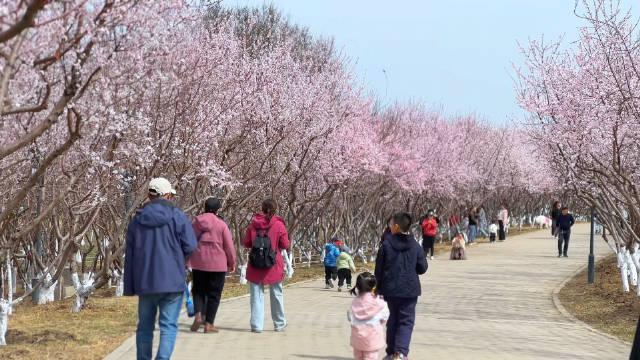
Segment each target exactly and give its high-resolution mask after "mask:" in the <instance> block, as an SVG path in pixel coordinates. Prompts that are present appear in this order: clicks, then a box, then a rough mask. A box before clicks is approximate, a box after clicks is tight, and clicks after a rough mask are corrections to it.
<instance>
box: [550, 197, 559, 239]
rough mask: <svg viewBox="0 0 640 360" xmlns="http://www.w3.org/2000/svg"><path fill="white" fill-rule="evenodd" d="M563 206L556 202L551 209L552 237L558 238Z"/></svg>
mask: <svg viewBox="0 0 640 360" xmlns="http://www.w3.org/2000/svg"><path fill="white" fill-rule="evenodd" d="M561 209H562V205H560V201H555V202H554V203H553V206H552V207H551V236H553V237H556V235H557V234H556V227H557V226H558V217H560V215H562V210H561Z"/></svg>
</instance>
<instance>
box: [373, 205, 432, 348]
mask: <svg viewBox="0 0 640 360" xmlns="http://www.w3.org/2000/svg"><path fill="white" fill-rule="evenodd" d="M411 223H412V220H411V216H410V215H409V214H407V213H404V212H400V213H397V214H395V215H394V216H393V221H392V227H391V232H392V233H393V236H392V237H390V238H389V239H388V240H387V241H385V242H383V243H382V245H381V247H380V249H379V250H378V255H377V257H376V268H375V277H376V281H377V283H378V285H377V290H376V292H377V294H379V295H382V296H383V297H384V300H385V301H386V302H387V305H388V306H389V313H390V315H389V321H388V322H387V349H386V353H387V357H386V358H387V359H406V358H407V356H408V355H409V344H410V343H411V335H412V333H413V327H414V324H415V320H416V304H417V303H418V297H419V296H420V295H421V294H422V289H421V287H420V279H419V275H422V274H424V273H425V272H427V267H428V265H427V259H426V258H425V256H424V251H423V250H422V248H421V247H420V244H418V242H417V241H416V240H415V238H414V237H413V235H411Z"/></svg>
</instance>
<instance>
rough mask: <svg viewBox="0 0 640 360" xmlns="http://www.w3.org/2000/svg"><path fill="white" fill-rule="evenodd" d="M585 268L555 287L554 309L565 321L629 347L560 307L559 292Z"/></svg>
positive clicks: (584, 266)
mask: <svg viewBox="0 0 640 360" xmlns="http://www.w3.org/2000/svg"><path fill="white" fill-rule="evenodd" d="M598 260H600V259H598ZM586 268H587V265H582V266H580V267H579V268H578V269H577V270H576V271H575V272H573V273H572V274H571V275H570V276H569V277H567V278H566V279H564V281H562V282H561V283H560V284H559V285H558V286H556V287H555V288H554V289H553V292H552V294H551V296H552V300H553V305H554V306H555V308H556V309H558V311H559V312H560V313H561V314H562V316H564V317H565V318H567V320H569V321H571V322H573V323H574V324H576V325H579V326H582V327H584V328H585V329H587V330H589V331H591V332H593V333H596V334H598V335H601V336H604V337H606V338H608V339H610V340H614V341H617V342H619V343H621V344H624V345H625V346H629V347H630V346H631V343H630V342H626V341H624V340H622V339H620V338H618V337H616V336H614V335H611V334H607V333H606V332H604V331H601V330H598V329H596V328H594V327H593V326H591V325H589V324H587V323H586V322H584V321H582V320H580V319H578V318H577V317H575V316H574V315H573V314H571V313H570V312H569V310H567V309H566V308H565V307H564V305H562V301H560V296H559V294H560V291H561V290H562V289H563V288H564V287H565V286H566V285H567V283H568V282H569V281H571V280H572V279H573V278H574V277H576V276H578V274H580V273H581V272H582V271H584V269H586Z"/></svg>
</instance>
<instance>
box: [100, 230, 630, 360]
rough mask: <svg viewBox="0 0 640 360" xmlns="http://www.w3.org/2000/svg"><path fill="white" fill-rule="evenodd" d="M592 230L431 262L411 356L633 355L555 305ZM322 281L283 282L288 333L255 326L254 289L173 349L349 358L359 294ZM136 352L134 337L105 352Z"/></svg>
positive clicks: (601, 250)
mask: <svg viewBox="0 0 640 360" xmlns="http://www.w3.org/2000/svg"><path fill="white" fill-rule="evenodd" d="M587 234H588V226H587V225H579V226H576V228H575V229H574V234H573V238H572V243H571V247H570V249H569V256H570V257H569V258H568V259H565V258H562V259H558V258H557V257H556V243H555V241H554V240H553V239H552V238H551V237H550V235H548V231H546V230H545V231H539V232H535V233H530V234H526V235H521V236H514V237H511V238H508V239H507V241H505V242H504V243H500V242H498V243H496V244H483V245H478V246H474V247H472V248H470V249H469V250H468V257H469V259H468V260H467V261H449V260H445V257H444V256H442V257H441V258H440V259H436V260H434V261H430V263H429V271H428V272H427V275H425V276H423V277H422V283H423V293H424V296H422V297H421V298H420V301H419V304H418V307H417V311H418V315H417V320H416V322H417V324H416V328H415V330H414V333H413V335H414V336H413V341H412V347H411V354H410V358H412V359H420V360H422V359H493V360H495V359H517V360H528V359H583V360H584V359H594V360H595V359H598V360H604V359H626V358H628V354H629V351H630V349H629V348H630V347H629V345H627V344H625V343H622V342H619V341H616V340H612V339H610V338H608V337H606V336H603V335H600V334H598V333H596V332H592V331H590V330H588V329H587V328H585V327H584V326H582V325H581V324H577V323H574V322H572V321H571V320H569V319H567V318H566V317H564V316H563V315H561V313H560V312H559V311H558V310H557V309H556V308H555V306H554V305H553V301H552V292H553V290H554V288H556V287H557V286H558V285H560V284H561V283H562V282H563V280H565V279H566V278H567V277H569V276H571V275H572V274H573V273H574V272H575V271H576V270H577V269H578V268H579V267H580V266H581V265H583V264H585V263H586V261H587V254H588V235H587ZM596 245H597V247H596V252H597V253H598V255H603V254H606V253H607V251H609V250H608V249H606V244H604V242H602V240H601V239H598V241H596ZM322 285H323V283H322V281H314V282H310V283H305V284H300V285H296V286H293V287H290V288H288V289H286V290H285V303H286V305H285V306H286V310H287V318H288V321H289V327H288V328H287V331H286V332H285V333H275V332H272V331H270V329H271V326H270V320H267V321H266V322H265V327H266V330H269V331H265V332H264V333H262V334H253V333H250V332H249V331H248V325H249V324H248V322H249V300H248V298H240V299H235V300H232V301H229V302H225V303H223V304H222V305H221V307H220V312H219V316H218V319H217V320H216V325H217V326H219V327H220V328H221V329H222V331H221V332H220V333H219V334H215V335H209V334H207V335H205V334H202V333H198V334H193V333H190V332H189V330H188V327H189V324H190V320H189V319H188V318H186V317H183V318H181V321H180V333H179V335H178V341H177V345H176V349H175V352H174V358H175V359H237V360H241V359H251V360H258V359H334V360H335V359H337V360H340V359H351V358H352V357H351V348H350V347H349V332H350V329H349V325H348V323H347V319H346V312H347V309H348V307H349V304H350V301H351V299H350V298H349V296H348V295H347V294H345V293H338V292H336V291H335V290H334V291H326V290H323V289H322ZM267 298H268V296H267ZM266 309H269V307H268V305H267V307H266ZM266 312H267V316H269V313H268V310H267V311H266ZM156 339H157V335H156ZM134 358H135V341H134V339H133V338H131V339H129V340H127V341H126V342H125V343H124V344H123V345H122V346H120V348H118V349H117V350H116V351H115V352H113V353H112V354H111V355H109V356H108V357H107V359H134Z"/></svg>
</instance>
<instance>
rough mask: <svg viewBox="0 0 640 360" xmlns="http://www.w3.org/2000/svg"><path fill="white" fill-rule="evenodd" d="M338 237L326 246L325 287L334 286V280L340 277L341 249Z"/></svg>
mask: <svg viewBox="0 0 640 360" xmlns="http://www.w3.org/2000/svg"><path fill="white" fill-rule="evenodd" d="M336 242H338V238H333V239H331V242H330V243H328V244H326V245H325V246H324V280H325V281H324V282H325V287H324V288H325V289H330V288H331V289H332V288H333V280H335V279H337V278H338V265H337V264H338V256H340V249H339V248H338V247H337V246H336Z"/></svg>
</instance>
